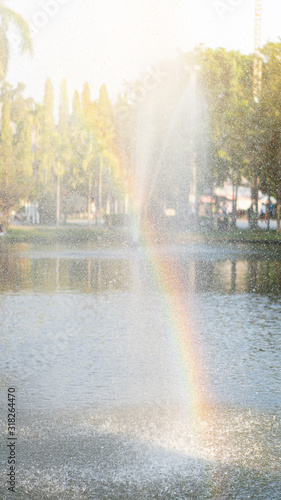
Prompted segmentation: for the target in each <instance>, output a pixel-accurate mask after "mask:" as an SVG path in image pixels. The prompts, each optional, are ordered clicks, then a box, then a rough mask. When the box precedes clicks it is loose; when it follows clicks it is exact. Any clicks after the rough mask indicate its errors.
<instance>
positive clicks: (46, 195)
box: [0, 2, 281, 232]
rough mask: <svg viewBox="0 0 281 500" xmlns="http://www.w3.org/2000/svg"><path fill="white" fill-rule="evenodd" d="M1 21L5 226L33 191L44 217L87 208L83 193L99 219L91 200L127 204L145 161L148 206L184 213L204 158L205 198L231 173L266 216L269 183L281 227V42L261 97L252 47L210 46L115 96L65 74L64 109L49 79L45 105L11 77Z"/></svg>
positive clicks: (267, 49)
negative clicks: (70, 85)
mask: <svg viewBox="0 0 281 500" xmlns="http://www.w3.org/2000/svg"><path fill="white" fill-rule="evenodd" d="M1 9H2V10H1ZM3 9H4V10H3ZM5 9H6V7H5V8H4V7H2V6H1V2H0V15H1V16H2V19H3V16H4V15H5V14H6V16H7V19H9V20H10V21H12V22H20V26H21V33H22V36H23V41H24V43H23V50H30V48H31V46H30V44H29V41H28V40H29V39H28V31H27V28H26V25H25V24H24V22H23V21H22V20H21V19H20V21H19V18H18V17H17V16H16V17H11V16H12V14H11V11H9V10H8V11H5ZM3 26H5V25H2V32H1V33H0V36H1V37H2V42H1V43H0V47H1V50H0V56H1V57H0V63H1V64H0V66H1V68H0V69H2V84H1V95H0V100H1V119H0V126H1V128H0V210H1V214H2V224H3V225H4V226H5V227H6V226H8V224H9V221H10V219H11V212H12V211H15V210H17V209H18V208H19V206H20V204H21V203H23V202H27V201H33V200H36V201H38V202H39V204H40V207H41V213H42V222H44V221H45V222H55V221H56V222H57V223H59V221H60V220H61V218H62V214H64V215H67V214H68V213H71V212H75V211H79V210H81V209H82V207H83V210H84V211H85V203H86V202H85V200H87V211H88V215H89V221H90V217H91V212H92V208H93V201H94V202H95V207H96V215H95V216H96V219H97V222H101V219H102V214H103V213H105V212H106V213H108V214H111V213H113V212H115V213H125V212H126V211H128V210H129V208H128V205H129V202H130V198H132V193H133V190H132V186H133V184H134V183H135V184H136V179H137V182H141V180H140V179H141V176H140V172H139V170H140V169H142V168H144V167H143V164H144V163H147V172H146V177H147V180H146V184H145V187H144V191H145V194H144V204H146V205H148V206H153V207H154V210H155V211H156V213H160V212H159V210H160V211H161V210H163V206H165V205H170V206H172V205H174V206H175V207H177V208H178V212H179V213H180V212H181V213H182V214H184V209H183V208H182V207H184V206H185V205H186V204H188V192H190V185H191V183H192V171H193V164H194V163H196V166H197V172H196V176H197V177H196V196H199V195H200V194H203V193H206V192H208V193H213V191H214V189H215V187H216V186H220V185H222V184H223V182H225V181H226V180H231V182H232V184H233V192H234V194H235V193H236V195H237V190H238V187H239V185H240V183H241V180H242V179H243V178H246V179H247V180H248V181H249V182H250V183H251V186H252V198H253V207H254V211H255V212H256V214H257V193H258V190H259V189H261V190H262V192H263V193H264V194H266V195H268V196H274V197H275V198H276V199H277V223H278V224H277V226H278V229H277V230H278V231H279V232H280V203H281V167H280V164H281V98H280V95H281V92H280V91H281V43H280V42H278V43H273V42H270V43H267V44H266V45H265V46H264V47H263V50H262V58H263V81H262V93H261V98H260V99H259V102H255V100H254V98H253V55H252V54H250V55H243V54H241V53H240V52H238V51H228V50H226V49H224V48H217V49H211V48H205V47H202V46H200V47H197V48H195V49H194V50H193V51H192V52H189V53H181V54H179V56H178V58H177V60H175V61H172V62H171V61H167V62H164V63H163V68H162V70H161V71H160V72H159V71H158V74H156V76H155V77H153V75H152V74H149V75H148V74H145V75H144V76H142V75H141V76H140V78H139V79H138V80H137V81H135V82H131V83H126V85H125V86H124V90H123V92H122V93H121V94H120V95H119V97H118V99H117V101H116V102H114V103H113V102H111V100H110V98H109V96H108V92H107V88H106V85H102V86H101V88H100V91H99V95H98V96H96V98H93V97H92V95H91V89H90V85H89V84H88V83H85V84H84V87H83V89H82V91H81V92H80V93H79V92H78V91H75V93H74V95H73V96H72V105H71V106H70V103H69V97H68V91H67V81H66V80H65V79H64V80H63V81H62V83H61V89H60V100H59V110H58V119H55V103H54V90H53V85H52V82H51V79H50V78H48V79H47V81H46V85H45V93H44V98H43V102H42V103H37V102H35V101H34V100H33V99H32V98H25V97H24V85H23V84H18V86H17V87H16V88H12V86H11V85H9V84H8V83H7V82H6V81H5V74H6V68H7V58H8V55H7V52H5V47H6V45H5V43H4V41H3V40H5V36H6V34H5V32H4V31H3V29H4V28H3ZM156 73H157V72H156ZM160 74H161V78H160V77H159V75H160ZM194 74H196V89H194V85H193V84H192V81H193V75H194ZM157 75H158V76H157ZM0 76H1V75H0ZM144 82H145V83H144ZM148 82H149V84H148ZM195 100H196V102H195V104H194V101H195ZM235 199H236V197H235V196H234V201H233V220H234V223H235V214H236V204H235Z"/></svg>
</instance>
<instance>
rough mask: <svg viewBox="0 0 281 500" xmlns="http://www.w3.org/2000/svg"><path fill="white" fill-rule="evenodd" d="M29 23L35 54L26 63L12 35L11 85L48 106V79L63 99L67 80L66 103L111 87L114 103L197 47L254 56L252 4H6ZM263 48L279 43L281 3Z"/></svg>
mask: <svg viewBox="0 0 281 500" xmlns="http://www.w3.org/2000/svg"><path fill="white" fill-rule="evenodd" d="M6 4H7V6H9V7H10V8H12V9H13V10H16V11H17V12H19V13H20V14H21V15H22V16H23V17H24V18H25V19H26V20H28V22H29V24H30V27H31V31H32V38H33V46H34V54H33V57H31V56H30V55H24V56H21V55H20V53H19V50H18V37H17V34H16V33H15V32H13V30H12V31H11V32H10V47H11V48H10V51H11V60H10V65H9V72H8V77H7V80H8V81H9V82H10V83H12V84H14V85H16V83H17V82H23V83H25V84H26V91H25V95H26V96H32V97H34V98H35V100H36V101H38V102H40V101H42V99H43V94H44V86H45V80H46V77H47V76H49V77H50V78H51V79H52V82H53V85H54V89H55V95H56V98H58V94H59V87H60V82H61V80H62V78H66V79H67V81H68V88H69V95H70V97H71V96H72V95H73V92H74V90H75V89H78V90H79V91H81V89H82V87H83V83H84V82H85V81H88V82H89V83H90V86H91V89H92V97H93V98H96V97H97V95H98V90H99V88H100V86H101V85H102V84H103V83H106V85H107V87H108V91H109V95H110V97H111V98H112V99H115V98H116V97H117V95H118V93H119V92H120V91H122V88H123V85H124V81H134V79H135V78H137V77H138V76H139V75H140V74H141V73H142V72H145V71H149V69H150V68H152V67H153V66H157V63H158V62H160V61H161V60H163V59H170V58H173V57H175V56H176V54H177V51H178V50H181V51H183V52H185V51H188V50H191V49H192V48H193V47H195V46H196V45H199V44H205V45H206V46H210V47H218V46H220V47H226V48H227V49H235V50H240V51H241V52H243V53H250V52H253V50H254V13H255V0H28V2H26V1H25V2H23V1H22V0H7V2H6ZM263 4H264V5H263V43H265V42H266V41H269V40H273V41H278V38H279V36H281V2H280V0H263Z"/></svg>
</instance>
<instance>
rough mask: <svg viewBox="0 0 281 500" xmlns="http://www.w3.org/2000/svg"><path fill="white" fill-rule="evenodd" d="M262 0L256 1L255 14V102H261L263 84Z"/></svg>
mask: <svg viewBox="0 0 281 500" xmlns="http://www.w3.org/2000/svg"><path fill="white" fill-rule="evenodd" d="M261 46H262V0H256V13H255V53H254V88H253V92H254V101H255V102H256V103H258V102H259V100H260V98H261V84H262V58H261Z"/></svg>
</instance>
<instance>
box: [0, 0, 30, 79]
mask: <svg viewBox="0 0 281 500" xmlns="http://www.w3.org/2000/svg"><path fill="white" fill-rule="evenodd" d="M10 24H12V25H14V26H15V27H16V28H17V30H18V32H19V34H20V39H21V52H22V53H24V52H27V51H29V52H30V53H32V41H31V36H30V31H29V26H28V23H27V21H25V20H24V19H23V18H22V17H21V16H20V14H17V13H16V12H14V11H13V10H11V9H9V8H8V7H6V5H5V0H0V81H1V80H3V79H4V78H5V76H6V73H7V69H8V61H9V43H8V30H9V27H10Z"/></svg>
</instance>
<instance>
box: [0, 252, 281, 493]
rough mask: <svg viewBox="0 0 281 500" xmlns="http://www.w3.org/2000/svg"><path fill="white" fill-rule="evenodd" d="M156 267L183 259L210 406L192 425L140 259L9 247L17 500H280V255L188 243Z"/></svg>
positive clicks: (7, 333)
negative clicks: (16, 398)
mask: <svg viewBox="0 0 281 500" xmlns="http://www.w3.org/2000/svg"><path fill="white" fill-rule="evenodd" d="M158 256H159V261H160V262H161V265H162V266H163V268H165V269H166V268H167V267H168V266H169V265H171V263H172V262H176V263H177V266H178V269H179V275H180V279H181V282H182V283H183V285H184V286H183V288H181V292H180V293H181V294H183V295H184V301H185V304H186V307H187V308H190V309H192V311H193V314H194V317H195V327H196V340H197V342H198V345H200V348H201V351H202V356H204V365H205V373H206V380H207V379H208V380H209V381H210V387H209V386H207V385H206V391H209V390H211V391H212V397H213V407H211V408H206V410H205V413H202V414H201V415H200V419H199V421H197V422H195V419H194V418H193V415H192V413H188V412H187V411H186V409H185V408H186V400H187V399H188V396H189V395H188V394H187V388H186V386H185V385H184V383H183V367H182V366H181V365H180V360H179V353H178V352H177V349H176V346H175V343H174V338H173V335H172V333H171V326H170V323H169V314H168V313H169V311H167V301H166V300H165V296H164V293H162V292H163V290H161V288H159V283H158V284H157V282H156V280H155V269H154V268H153V266H152V264H151V261H148V260H147V259H146V252H145V250H144V249H143V248H121V249H112V250H110V249H108V250H104V251H99V250H96V249H95V248H92V247H91V246H85V247H81V248H79V249H78V248H74V249H70V248H66V247H61V246H57V247H55V246H54V247H49V248H48V247H42V248H36V247H33V246H28V245H15V246H9V245H2V247H0V330H1V337H0V387H1V408H4V407H5V404H6V388H7V386H8V385H15V386H16V387H17V393H18V400H17V401H18V403H17V404H18V407H17V409H18V479H17V480H18V494H19V498H23V499H25V498H26V499H28V498H34V499H37V498H38V499H44V498H46V499H47V498H51V499H52V498H53V499H62V500H63V499H72V498H77V499H80V498H81V499H83V498H85V499H96V498H97V499H106V498H108V499H119V498H120V499H123V498H124V499H126V498H132V499H151V498H161V499H162V498H163V499H172V498H173V499H200V500H201V499H202V500H205V499H232V498H233V499H234V498H235V499H241V500H245V499H246V498H253V499H266V500H267V499H272V500H280V498H281V487H280V484H281V461H280V449H281V433H280V401H281V376H280V366H281V347H280V346H281V344H280V335H281V334H280V331H281V328H280V317H281V316H280V313H281V294H280V256H281V253H280V252H279V251H278V250H277V249H273V250H270V249H268V248H267V249H261V248H259V247H255V249H254V250H251V249H250V248H248V247H247V246H226V247H215V246H205V245H195V244H194V245H193V244H190V245H186V246H185V245H182V246H178V247H177V246H174V247H172V246H171V247H169V248H165V247H161V246H159V248H158ZM171 276H172V275H167V276H166V278H167V280H168V279H172V278H171ZM173 287H174V288H175V289H177V283H172V288H173ZM1 428H2V431H3V433H5V432H6V420H5V414H3V412H2V410H1ZM0 467H1V474H2V477H4V476H5V473H6V454H5V450H4V453H2V454H1V462H0ZM0 495H1V498H6V497H7V496H6V495H7V492H6V489H5V487H2V486H0ZM7 498H8V497H7Z"/></svg>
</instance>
